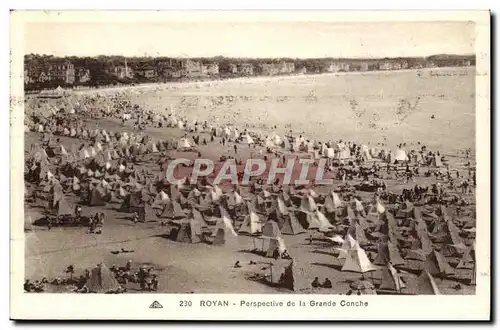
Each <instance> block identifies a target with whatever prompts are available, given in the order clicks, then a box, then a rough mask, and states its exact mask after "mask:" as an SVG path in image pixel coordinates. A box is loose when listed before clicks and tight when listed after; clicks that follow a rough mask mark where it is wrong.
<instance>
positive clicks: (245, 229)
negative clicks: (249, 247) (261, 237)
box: [238, 212, 262, 235]
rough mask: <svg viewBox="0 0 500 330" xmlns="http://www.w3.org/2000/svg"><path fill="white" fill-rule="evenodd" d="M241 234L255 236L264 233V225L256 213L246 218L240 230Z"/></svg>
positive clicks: (251, 213)
mask: <svg viewBox="0 0 500 330" xmlns="http://www.w3.org/2000/svg"><path fill="white" fill-rule="evenodd" d="M238 232H239V233H244V234H249V235H255V234H259V233H261V232H262V224H261V221H260V219H259V216H258V215H257V214H256V213H255V212H250V214H249V215H247V216H246V217H245V220H244V221H243V223H242V225H241V227H240V229H239V230H238Z"/></svg>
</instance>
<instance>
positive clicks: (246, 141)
mask: <svg viewBox="0 0 500 330" xmlns="http://www.w3.org/2000/svg"><path fill="white" fill-rule="evenodd" d="M240 143H242V144H255V142H254V140H253V139H252V137H251V136H250V135H249V134H248V133H247V134H245V135H243V137H242V138H241V140H240Z"/></svg>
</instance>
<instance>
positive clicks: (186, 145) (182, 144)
mask: <svg viewBox="0 0 500 330" xmlns="http://www.w3.org/2000/svg"><path fill="white" fill-rule="evenodd" d="M194 146H195V144H194V143H193V142H190V141H189V140H188V139H186V138H181V139H179V141H178V142H177V149H178V150H182V149H190V148H193V147H194Z"/></svg>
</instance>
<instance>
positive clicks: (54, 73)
mask: <svg viewBox="0 0 500 330" xmlns="http://www.w3.org/2000/svg"><path fill="white" fill-rule="evenodd" d="M48 75H49V80H51V81H56V82H63V83H66V84H73V83H74V82H75V66H74V65H73V63H71V62H69V61H65V62H63V63H53V64H51V65H50V66H49V72H48Z"/></svg>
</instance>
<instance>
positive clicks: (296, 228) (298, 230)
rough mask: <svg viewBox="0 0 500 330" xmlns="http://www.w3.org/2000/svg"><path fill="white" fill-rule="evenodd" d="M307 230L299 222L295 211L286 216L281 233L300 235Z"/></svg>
mask: <svg viewBox="0 0 500 330" xmlns="http://www.w3.org/2000/svg"><path fill="white" fill-rule="evenodd" d="M305 232H306V230H305V229H304V227H302V225H301V224H300V223H299V221H298V220H297V218H296V217H295V214H293V212H291V213H289V214H288V215H287V216H285V217H284V220H283V225H282V227H281V233H282V234H283V235H298V234H302V233H305Z"/></svg>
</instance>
